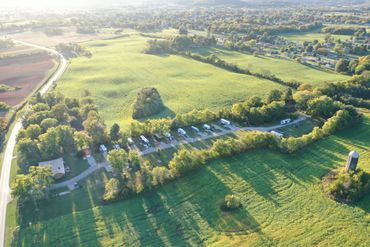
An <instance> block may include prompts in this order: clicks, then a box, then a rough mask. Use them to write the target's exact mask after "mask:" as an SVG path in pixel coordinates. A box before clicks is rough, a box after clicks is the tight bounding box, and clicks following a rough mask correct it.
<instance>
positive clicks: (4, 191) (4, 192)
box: [0, 40, 68, 247]
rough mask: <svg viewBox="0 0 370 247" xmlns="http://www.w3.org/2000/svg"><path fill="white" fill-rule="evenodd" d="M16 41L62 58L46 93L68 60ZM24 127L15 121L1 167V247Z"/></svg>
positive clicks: (63, 69)
mask: <svg viewBox="0 0 370 247" xmlns="http://www.w3.org/2000/svg"><path fill="white" fill-rule="evenodd" d="M14 42H16V43H19V44H23V45H27V46H31V47H35V48H38V49H42V50H44V51H47V52H49V53H52V54H54V55H57V56H58V57H59V60H60V65H59V67H58V69H57V71H56V72H54V74H53V75H52V76H51V77H50V79H49V80H48V81H47V82H46V83H45V84H44V86H43V87H42V88H41V89H40V91H39V92H40V93H41V94H45V93H46V92H47V91H48V90H49V89H50V87H51V86H52V85H53V84H54V83H55V82H56V81H57V80H58V79H59V78H60V76H61V75H62V74H63V72H64V71H65V70H66V68H67V66H68V61H67V60H66V59H65V58H64V57H63V55H62V54H59V53H58V52H57V51H55V50H52V49H49V48H46V47H42V46H38V45H34V44H30V43H26V42H23V41H19V40H14ZM21 128H22V122H21V120H20V119H19V120H17V122H16V123H15V125H14V127H13V129H12V130H11V134H10V136H9V140H8V142H7V144H6V148H5V153H4V160H3V164H2V169H1V177H0V247H3V246H4V244H5V243H4V241H5V229H6V224H5V223H6V210H7V205H8V203H9V202H10V200H11V197H10V188H9V179H10V170H11V165H12V160H13V155H14V147H15V144H16V137H17V135H18V132H19V130H20V129H21Z"/></svg>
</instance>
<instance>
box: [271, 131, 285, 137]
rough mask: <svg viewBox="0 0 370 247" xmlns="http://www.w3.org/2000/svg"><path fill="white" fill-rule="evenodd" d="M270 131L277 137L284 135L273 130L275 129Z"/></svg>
mask: <svg viewBox="0 0 370 247" xmlns="http://www.w3.org/2000/svg"><path fill="white" fill-rule="evenodd" d="M270 133H271V134H274V135H275V136H277V137H278V138H283V137H284V135H283V134H282V133H280V132H277V131H275V130H272V131H271V132H270Z"/></svg>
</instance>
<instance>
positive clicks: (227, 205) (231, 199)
mask: <svg viewBox="0 0 370 247" xmlns="http://www.w3.org/2000/svg"><path fill="white" fill-rule="evenodd" d="M241 206H242V204H241V202H240V198H239V197H237V196H235V195H226V196H225V200H224V201H223V203H222V204H221V209H222V210H224V211H231V210H235V209H238V208H240V207H241Z"/></svg>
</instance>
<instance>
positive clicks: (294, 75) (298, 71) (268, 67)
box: [196, 47, 350, 87]
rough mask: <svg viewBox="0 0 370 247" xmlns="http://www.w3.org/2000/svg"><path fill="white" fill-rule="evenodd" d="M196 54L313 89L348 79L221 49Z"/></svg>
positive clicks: (334, 74) (293, 64) (267, 58)
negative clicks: (216, 58) (215, 58)
mask: <svg viewBox="0 0 370 247" xmlns="http://www.w3.org/2000/svg"><path fill="white" fill-rule="evenodd" d="M196 52H198V53H199V54H201V55H203V56H208V55H210V54H215V55H216V56H218V57H219V58H221V59H223V60H225V61H227V62H229V63H234V64H237V65H239V66H240V67H241V68H248V69H249V70H251V71H252V72H259V73H261V72H265V73H266V72H267V73H272V74H274V75H276V76H277V77H279V78H281V79H283V80H285V81H298V82H307V83H310V84H311V85H313V86H315V87H318V86H322V85H323V83H324V82H336V81H341V80H346V79H349V78H350V77H348V76H345V75H342V74H337V73H334V72H329V71H325V70H318V69H315V68H311V67H308V66H305V65H303V64H299V63H297V62H293V61H288V60H283V59H278V58H272V57H266V56H258V57H256V56H253V55H251V54H246V53H242V52H237V51H231V50H227V49H223V48H215V47H214V48H210V49H198V50H196Z"/></svg>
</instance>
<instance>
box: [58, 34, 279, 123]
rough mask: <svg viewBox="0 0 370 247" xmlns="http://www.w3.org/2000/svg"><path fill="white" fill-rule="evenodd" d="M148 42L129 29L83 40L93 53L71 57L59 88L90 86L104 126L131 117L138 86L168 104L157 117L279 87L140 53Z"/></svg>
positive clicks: (76, 91)
mask: <svg viewBox="0 0 370 247" xmlns="http://www.w3.org/2000/svg"><path fill="white" fill-rule="evenodd" d="M146 41H147V38H144V37H141V36H139V35H135V34H131V35H130V36H129V37H125V38H121V39H113V40H104V41H93V42H88V43H85V45H86V47H87V49H88V50H90V51H91V52H92V53H93V57H92V58H91V59H89V58H84V57H80V58H77V59H73V60H72V63H71V65H70V66H69V68H68V70H67V72H66V73H65V74H64V75H63V77H62V79H61V81H60V82H59V83H58V87H57V89H58V90H60V91H61V92H63V93H65V95H68V96H71V97H73V96H75V97H76V96H80V94H81V92H82V91H83V90H89V91H90V92H91V93H92V95H93V96H94V98H95V99H96V102H97V104H98V106H99V109H100V112H101V114H102V116H103V118H104V119H105V120H106V122H107V123H108V125H111V124H113V123H114V122H118V123H121V124H122V125H123V126H122V127H123V128H126V127H127V123H129V121H131V105H132V103H133V102H134V99H135V97H136V95H137V93H138V91H139V89H140V88H142V87H148V86H153V87H156V88H157V89H158V90H159V93H160V94H161V96H162V98H163V100H164V103H165V105H166V106H167V107H168V109H167V110H166V111H165V112H163V113H162V114H159V115H158V117H163V116H174V113H180V112H181V113H184V112H189V111H191V110H193V109H196V108H207V107H208V108H211V109H220V108H222V107H225V106H230V105H232V104H233V103H235V102H237V101H241V100H245V99H246V98H248V97H250V96H253V95H259V96H265V95H266V94H268V92H269V90H271V89H278V88H282V86H281V85H279V84H276V83H274V82H271V81H268V80H261V79H258V78H255V77H252V76H247V75H240V74H236V73H232V72H228V71H225V70H223V69H220V68H217V67H214V66H212V65H209V64H204V63H200V62H196V61H194V60H191V59H188V58H184V57H180V56H173V55H170V56H155V55H147V54H144V53H143V50H145V47H146ZM266 88H268V89H269V90H266Z"/></svg>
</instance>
